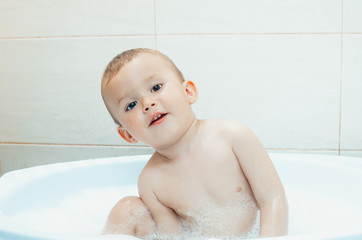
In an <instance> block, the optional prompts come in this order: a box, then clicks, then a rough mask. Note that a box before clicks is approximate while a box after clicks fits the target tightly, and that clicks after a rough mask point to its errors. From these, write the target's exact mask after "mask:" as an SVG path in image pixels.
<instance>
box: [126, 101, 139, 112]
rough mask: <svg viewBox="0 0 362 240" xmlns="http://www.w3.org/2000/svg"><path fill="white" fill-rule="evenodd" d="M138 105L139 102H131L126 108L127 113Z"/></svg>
mask: <svg viewBox="0 0 362 240" xmlns="http://www.w3.org/2000/svg"><path fill="white" fill-rule="evenodd" d="M136 105H137V102H131V103H130V104H128V106H127V107H126V112H127V111H129V110H132V108H134V107H135V106H136Z"/></svg>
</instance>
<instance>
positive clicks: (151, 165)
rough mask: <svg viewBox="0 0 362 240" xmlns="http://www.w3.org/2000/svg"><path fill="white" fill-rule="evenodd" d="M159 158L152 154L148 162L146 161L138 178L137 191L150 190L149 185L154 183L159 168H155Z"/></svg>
mask: <svg viewBox="0 0 362 240" xmlns="http://www.w3.org/2000/svg"><path fill="white" fill-rule="evenodd" d="M158 160H159V157H158V155H157V153H154V154H153V155H152V157H151V158H150V160H148V162H147V164H146V166H145V167H144V168H143V170H142V172H141V174H140V175H139V177H138V188H139V190H142V189H149V190H151V189H152V188H151V185H152V184H154V183H155V181H156V180H157V176H159V174H158V173H157V172H158V171H159V168H157V161H158Z"/></svg>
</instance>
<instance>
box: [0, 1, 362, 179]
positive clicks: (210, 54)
mask: <svg viewBox="0 0 362 240" xmlns="http://www.w3.org/2000/svg"><path fill="white" fill-rule="evenodd" d="M361 13H362V1H361V0H303V1H294V0H293V1H285V0H273V1H270V0H183V1H178V0H77V1H72V0H62V1H59V0H0V161H1V165H0V166H1V167H0V171H1V169H2V172H3V173H4V172H7V171H10V170H13V169H17V168H23V167H28V166H33V165H37V164H45V163H52V162H57V161H70V160H76V159H85V158H96V157H106V156H116V155H127V154H144V153H151V152H152V150H151V149H149V148H147V147H146V146H144V145H142V144H139V145H136V146H130V145H128V144H127V143H125V142H124V141H122V140H121V139H120V138H119V137H118V135H117V133H116V126H115V125H114V123H113V122H112V120H111V118H110V117H109V116H108V113H107V112H106V109H105V107H104V105H103V102H102V100H101V96H100V78H101V75H102V72H103V70H104V68H105V66H106V64H107V63H108V62H109V61H110V59H111V58H112V57H113V56H115V55H116V54H117V53H119V52H121V51H123V50H126V49H129V48H134V47H148V48H155V49H158V50H160V51H162V52H164V53H166V54H167V55H169V56H170V57H171V58H172V59H173V60H174V61H175V63H176V64H177V65H178V66H179V67H180V69H181V70H182V71H183V72H184V75H185V76H186V78H188V79H191V80H193V81H194V82H195V83H196V85H197V87H198V89H199V94H200V95H199V100H198V102H197V103H196V105H194V110H195V112H196V114H197V115H198V116H199V117H200V118H226V119H234V120H238V121H241V122H244V123H245V124H247V125H248V126H249V127H250V128H251V129H252V130H253V131H254V132H255V133H256V134H257V135H258V136H259V138H260V139H261V141H262V142H263V144H264V145H265V147H266V148H267V149H268V150H269V151H291V152H308V153H326V154H335V155H338V154H340V155H348V156H362V94H360V93H361V92H362V14H361Z"/></svg>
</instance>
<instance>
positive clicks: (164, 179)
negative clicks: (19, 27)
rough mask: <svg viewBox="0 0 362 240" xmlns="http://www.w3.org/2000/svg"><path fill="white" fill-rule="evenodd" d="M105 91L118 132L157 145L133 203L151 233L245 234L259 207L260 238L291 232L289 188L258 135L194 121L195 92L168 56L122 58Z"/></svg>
mask: <svg viewBox="0 0 362 240" xmlns="http://www.w3.org/2000/svg"><path fill="white" fill-rule="evenodd" d="M101 90H102V97H103V100H104V102H105V105H106V107H107V109H108V111H109V113H110V115H111V116H112V118H113V120H114V121H115V122H116V123H117V125H118V128H117V130H118V133H119V135H120V136H121V137H122V138H123V139H124V140H126V141H127V142H129V143H137V142H138V141H141V142H143V143H146V144H148V145H150V146H151V147H153V148H154V149H155V153H154V154H153V155H152V157H151V158H150V160H149V161H148V163H147V164H146V166H145V168H144V169H143V171H142V172H141V174H140V176H139V179H138V190H139V196H140V199H137V200H136V201H141V203H142V204H144V205H145V207H146V208H147V209H148V210H149V212H150V213H151V215H150V217H149V218H148V220H150V221H151V223H153V222H154V223H155V225H154V226H155V228H152V227H150V228H149V229H148V232H152V231H154V232H156V233H157V234H159V235H162V236H168V237H172V238H173V237H176V236H179V235H180V234H181V233H182V232H183V231H185V229H189V230H191V231H194V232H197V233H198V234H199V235H202V236H213V237H225V236H226V237H233V236H235V237H242V236H247V234H248V233H249V232H250V231H251V230H252V228H253V226H254V223H255V221H256V219H257V215H258V212H259V211H260V236H261V237H271V236H280V235H285V234H287V222H288V207H287V201H286V197H285V193H284V189H283V186H282V184H281V181H280V179H279V177H278V175H277V172H276V170H275V168H274V166H273V164H272V162H271V160H270V158H269V156H268V154H267V152H266V151H265V149H264V147H263V146H262V144H261V143H260V141H259V140H258V138H257V137H256V136H255V135H254V134H253V132H252V131H251V130H250V129H248V128H247V127H246V126H245V125H243V124H241V123H238V122H234V121H226V120H200V119H197V118H196V116H195V114H194V113H193V111H192V108H191V105H192V104H193V103H195V102H196V100H197V97H198V93H197V89H196V87H195V85H194V84H193V82H191V81H185V80H184V78H183V75H182V73H181V72H180V70H179V69H178V68H177V67H176V66H175V64H174V63H173V62H172V61H171V60H170V59H169V58H168V57H167V56H165V55H164V54H162V53H160V52H158V51H155V50H151V49H131V50H128V51H125V52H123V53H121V54H119V55H117V56H116V57H115V58H114V59H113V60H112V61H111V62H110V63H109V64H108V66H107V68H106V70H105V72H104V75H103V79H102V86H101ZM215 111H217V109H215ZM142 207H143V206H142ZM121 209H123V208H118V209H117V210H118V211H120V210H121ZM117 210H115V211H117ZM126 212H127V211H126ZM150 225H152V224H150ZM147 226H148V227H149V225H147ZM133 235H134V232H133ZM136 235H137V234H136Z"/></svg>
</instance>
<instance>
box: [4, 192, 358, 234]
mask: <svg viewBox="0 0 362 240" xmlns="http://www.w3.org/2000/svg"><path fill="white" fill-rule="evenodd" d="M286 192H287V198H288V202H289V213H290V214H289V215H290V217H289V235H298V234H306V233H307V234H308V233H310V234H312V233H315V232H320V231H321V230H323V229H325V231H328V230H330V229H333V228H338V227H339V226H340V222H341V218H342V219H349V220H351V218H354V219H352V221H351V222H362V210H361V209H357V210H356V209H355V208H354V207H353V206H350V205H348V204H346V203H345V202H344V200H343V196H341V198H336V197H329V196H327V195H322V194H320V193H318V192H308V191H305V190H302V189H291V188H288V189H287V188H286ZM129 195H133V196H138V192H137V187H136V186H120V187H101V188H88V189H84V190H83V191H80V192H78V193H77V194H75V195H72V196H69V197H67V198H66V199H64V200H63V201H62V202H61V203H60V204H59V205H57V206H54V207H40V208H32V209H30V210H27V211H24V212H21V213H18V214H16V215H13V216H11V217H9V216H5V215H3V216H1V213H0V219H1V220H0V222H7V221H8V223H11V224H14V225H16V226H19V228H20V229H23V230H24V229H29V230H31V231H32V232H34V230H36V231H37V232H39V233H45V234H46V235H51V236H57V237H60V238H67V237H71V238H72V239H74V238H77V237H78V238H84V239H93V238H100V239H132V238H130V237H129V236H124V237H122V236H120V235H106V236H102V235H101V233H102V231H103V228H104V225H105V222H106V218H107V216H108V214H109V212H110V210H111V209H112V207H113V206H114V204H115V203H116V202H117V201H118V200H119V199H121V198H122V197H124V196H129ZM356 211H360V214H356ZM336 216H338V218H336ZM357 218H358V219H357ZM257 222H258V221H257ZM220 225H221V223H220ZM257 228H258V225H257V224H256V225H255V228H254V232H253V233H252V234H251V236H255V233H256V232H257V231H258V230H257ZM185 234H187V235H188V237H184V239H192V236H194V237H195V238H194V239H199V238H198V237H197V235H195V234H194V233H190V232H187V231H186V232H185ZM249 237H250V236H249Z"/></svg>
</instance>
